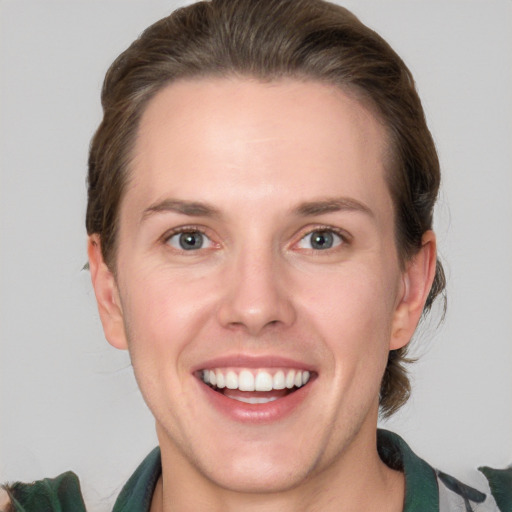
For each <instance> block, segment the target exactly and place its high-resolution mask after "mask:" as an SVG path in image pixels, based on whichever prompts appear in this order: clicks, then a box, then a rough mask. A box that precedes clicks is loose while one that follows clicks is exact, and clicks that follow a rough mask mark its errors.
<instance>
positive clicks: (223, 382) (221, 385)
mask: <svg viewBox="0 0 512 512" xmlns="http://www.w3.org/2000/svg"><path fill="white" fill-rule="evenodd" d="M215 377H216V379H217V387H218V388H220V389H222V388H225V387H226V379H225V378H224V374H223V373H222V372H221V371H217V372H216V373H215Z"/></svg>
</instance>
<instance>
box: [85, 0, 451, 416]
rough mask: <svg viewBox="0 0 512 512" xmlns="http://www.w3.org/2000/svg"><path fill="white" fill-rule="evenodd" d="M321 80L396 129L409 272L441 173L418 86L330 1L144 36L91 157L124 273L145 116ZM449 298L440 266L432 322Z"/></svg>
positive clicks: (199, 9)
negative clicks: (183, 84)
mask: <svg viewBox="0 0 512 512" xmlns="http://www.w3.org/2000/svg"><path fill="white" fill-rule="evenodd" d="M233 75H237V76H245V77H251V78H255V79H259V80H263V81H270V80H278V79H279V78H284V77H287V78H289V77H292V78H297V79H299V80H317V81H321V82H326V83H330V84H333V85H336V86H339V87H341V88H342V89H344V90H345V91H347V92H350V93H353V94H355V95H356V97H357V98H358V99H359V100H360V101H361V102H362V103H363V104H365V105H366V106H367V107H369V108H370V109H371V110H372V111H373V112H374V114H375V115H376V116H377V117H378V118H379V119H380V121H381V122H382V123H383V125H384V126H385V127H386V129H387V134H388V139H389V141H388V142H389V155H388V158H387V160H388V161H387V162H386V170H387V176H386V178H387V183H388V186H389V190H390V193H391V197H392V200H393V203H394V207H395V224H396V225H395V232H396V244H397V248H398V253H399V256H400V260H401V262H402V264H404V263H405V262H406V261H407V260H408V259H409V258H410V257H412V256H413V255H414V254H415V253H416V252H417V251H418V249H419V248H420V247H421V240H422V235H423V234H424V233H425V231H427V230H428V229H431V227H432V216H433V208H434V203H435V201H436V198H437V194H438V189H439V183H440V171H439V161H438V157H437V153H436V149H435V145H434V142H433V140H432V136H431V134H430V132H429V130H428V127H427V124H426V121H425V116H424V113H423V109H422V106H421V102H420V99H419V97H418V94H417V92H416V89H415V86H414V80H413V77H412V75H411V73H410V71H409V70H408V68H407V67H406V65H405V64H404V62H403V61H402V60H401V59H400V57H399V56H398V55H397V54H396V53H395V52H394V51H393V49H392V48H391V47H390V46H389V45H388V44H387V43H386V42H385V41H384V40H383V39H382V38H381V37H380V36H379V35H378V34H376V33H375V32H374V31H373V30H371V29H369V28H368V27H366V26H365V25H364V24H362V23H361V22H360V21H359V20H358V19H357V18H356V17H355V16H354V15H353V14H352V13H351V12H349V11H348V10H347V9H345V8H343V7H341V6H338V5H335V4H332V3H329V2H325V1H323V0H265V1H262V0H211V1H202V2H198V3H195V4H192V5H190V6H187V7H184V8H181V9H178V10H176V11H175V12H173V13H172V14H171V15H170V16H168V17H166V18H163V19H162V20H160V21H158V22H156V23H155V24H153V25H152V26H150V27H149V28H147V29H146V30H145V31H144V32H143V33H142V34H141V36H140V37H139V38H138V39H137V40H136V41H134V42H133V43H132V45H131V46H130V47H129V48H128V49H127V50H125V51H124V52H123V53H122V54H121V55H120V56H119V57H118V58H117V59H116V60H115V61H114V63H113V64H112V65H111V67H110V69H109V70H108V72H107V75H106V77H105V81H104V84H103V89H102V96H101V101H102V106H103V120H102V121H101V124H100V125H99V127H98V129H97V131H96V133H95V135H94V137H93V139H92V141H91V146H90V154H89V175H88V205H87V214H86V227H87V232H88V233H89V234H92V233H97V234H99V235H100V239H101V250H102V253H103V257H104V260H105V262H106V263H107V265H108V266H109V267H110V269H111V270H112V271H113V272H114V273H115V265H116V264H115V257H116V234H117V230H118V222H119V218H118V217H119V208H120V203H121V200H122V198H123V192H124V189H125V188H126V183H127V181H128V180H129V179H130V161H131V158H132V151H133V147H134V145H135V144H134V143H135V139H136V136H137V130H138V125H139V122H140V119H141V116H142V114H143V112H144V110H145V107H146V105H147V104H148V102H149V101H150V100H151V98H153V97H154V95H155V94H156V93H157V92H158V91H159V90H161V89H162V88H163V87H165V86H166V85H168V84H170V83H171V82H173V81H175V80H179V79H193V78H200V77H222V76H233ZM444 287H445V279H444V273H443V269H442V266H441V264H440V263H439V261H438V262H437V268H436V276H435V280H434V284H433V286H432V289H431V291H430V294H429V297H428V300H427V303H426V305H425V309H424V313H426V312H428V311H429V309H430V307H431V305H432V303H433V301H434V299H435V298H436V296H438V295H439V294H440V293H442V292H443V290H444ZM406 350H407V348H406V347H404V348H402V349H399V350H395V351H391V352H390V354H389V358H388V364H387V367H386V370H385V373H384V377H383V380H382V385H381V393H380V407H381V413H382V414H383V415H384V416H389V415H390V414H392V413H393V412H395V411H396V410H397V409H398V408H399V407H400V406H401V405H403V404H404V403H405V402H406V400H407V399H408V397H409V394H410V383H409V380H408V377H407V372H406V369H405V366H404V363H406V362H409V360H408V359H407V357H406Z"/></svg>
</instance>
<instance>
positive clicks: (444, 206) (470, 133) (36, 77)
mask: <svg viewBox="0 0 512 512" xmlns="http://www.w3.org/2000/svg"><path fill="white" fill-rule="evenodd" d="M179 4H180V2H172V1H168V2H163V1H156V0H152V1H148V0H138V1H136V0H132V1H128V0H97V1H91V0H87V1H82V0H61V1H48V0H46V1H44V2H41V1H40V0H13V1H3V2H1V3H0V73H1V75H0V101H1V103H0V108H1V116H0V123H1V128H0V129H1V132H0V144H1V146H0V169H1V175H0V223H1V224H0V294H1V295H0V429H1V430H0V481H5V480H16V479H21V480H24V481H27V480H32V479H37V478H42V477H46V476H54V475H56V474H58V473H60V472H63V471H65V470H68V469H72V470H74V471H76V472H77V473H78V474H79V475H80V477H81V481H82V486H83V489H84V491H85V494H86V498H87V501H88V502H89V505H90V507H91V510H98V511H99V510H110V508H109V502H111V501H112V500H113V499H114V497H115V496H116V495H117V493H118V491H119V489H120V486H121V485H122V484H123V483H124V481H125V480H126V478H127V477H128V476H129V475H130V474H131V472H132V471H133V469H134V467H135V466H136V465H137V463H138V462H139V461H140V460H141V459H142V457H143V456H144V455H145V454H146V453H147V452H148V451H149V449H150V448H151V447H152V446H154V445H155V444H156V438H155V435H154V426H153V421H152V418H151V415H150V414H149V412H148V411H147V410H146V407H145V405H144V404H143V402H142V399H141V397H140V394H139V392H138V390H137V386H136V384H135V382H134V379H133V376H132V372H131V368H130V363H129V359H128V356H127V354H126V353H123V352H118V351H116V350H114V349H112V348H111V347H110V346H109V345H108V344H107V343H106V342H105V341H104V338H103V334H102V331H101V326H100V323H99V320H98V317H97V313H96V306H95V303H94V296H93V293H92V289H91V285H90V283H89V275H88V273H87V272H86V271H82V266H83V264H84V262H85V258H86V252H85V247H86V246H85V230H84V227H83V217H84V211H85V173H86V159H87V147H88V143H89V139H90V137H91V136H92V134H93V131H94V129H95V126H96V125H97V123H98V122H99V120H100V106H99V89H100V86H101V81H102V79H103V75H104V73H105V71H106V69H107V67H108V65H109V64H110V62H111V61H112V60H113V59H114V57H115V56H117V54H118V53H119V52H120V51H122V50H123V49H124V48H125V47H126V46H127V44H129V43H130V42H131V41H132V40H133V39H134V38H135V37H136V36H137V34H138V33H140V31H141V30H142V29H143V28H145V27H146V26H147V25H148V24H150V23H151V22H152V21H155V20H156V19H158V18H160V17H162V16H164V15H166V14H167V13H168V12H170V10H172V8H174V7H175V6H177V5H179ZM344 5H346V6H348V7H349V8H352V9H353V10H354V12H355V13H356V14H357V15H359V16H360V17H361V18H362V20H363V21H365V22H366V23H367V24H369V25H370V26H372V27H373V28H375V29H376V30H377V31H378V32H379V33H381V34H382V35H383V36H384V37H385V38H386V39H387V40H388V41H389V42H390V43H391V44H392V45H393V46H394V47H395V49H396V50H397V51H398V53H399V54H400V55H402V57H403V58H404V59H405V61H406V62H407V63H408V64H409V66H410V68H411V69H412V71H413V73H414V75H415V77H416V80H417V83H418V86H419V90H420V94H421V96H422V98H423V102H424V106H425V109H426V113H427V116H428V120H429V124H430V127H431V129H432V131H433V133H434V137H435V139H436V142H437V145H438V149H439V153H440V157H441V163H442V167H443V172H444V175H443V177H444V181H443V189H442V193H441V197H440V202H439V207H438V213H437V217H436V230H437V233H438V236H439V240H440V252H441V256H442V257H443V259H444V260H445V262H446V268H447V272H448V278H449V285H448V292H449V312H448V316H447V318H446V321H445V322H444V324H443V325H442V326H441V327H440V328H439V329H436V328H435V327H436V326H435V323H434V324H433V325H427V326H425V328H424V329H423V330H422V334H421V335H420V336H419V337H418V339H417V340H416V343H415V353H416V354H417V355H418V356H420V358H421V359H420V361H419V362H418V363H417V364H416V365H415V366H414V367H413V368H412V377H413V381H414V393H413V397H412V399H411V401H410V402H409V404H408V405H407V406H406V407H405V408H404V409H403V410H402V411H401V412H400V413H399V414H398V415H397V416H396V417H394V418H393V419H392V420H391V421H390V422H388V424H387V427H388V428H391V429H393V430H395V431H397V432H399V433H400V434H402V435H403V436H404V437H405V438H406V440H407V441H408V442H409V443H410V444H411V445H412V447H413V448H414V449H415V450H416V451H417V452H418V453H419V454H420V455H422V456H423V457H424V458H425V459H427V460H428V461H429V462H430V463H432V464H434V465H435V466H438V467H440V468H442V469H443V470H445V471H447V472H451V473H453V474H454V475H455V476H458V477H459V478H461V479H464V480H466V481H468V482H470V483H473V484H479V483H480V482H481V480H480V477H479V476H478V474H477V473H475V472H474V471H473V469H474V468H475V467H476V466H478V465H480V464H489V465H494V466H496V467H503V466H505V465H507V464H510V463H512V435H511V432H512V372H511V369H512V265H511V262H512V236H511V235H512V233H511V231H512V229H511V226H512V201H510V195H511V193H512V172H511V171H512V169H511V167H512V138H511V137H512V95H511V93H510V91H511V90H512V61H511V47H512V30H511V27H512V2H511V1H509V0H501V1H499V0H479V1H471V0H442V1H441V0H438V1H433V0H428V1H427V0H401V1H399V0H395V1H393V0H385V1H383V0H373V1H370V0H365V1H361V0H359V1H356V0H353V1H347V2H344Z"/></svg>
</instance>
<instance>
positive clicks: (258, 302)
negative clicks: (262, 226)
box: [220, 237, 295, 335]
mask: <svg viewBox="0 0 512 512" xmlns="http://www.w3.org/2000/svg"><path fill="white" fill-rule="evenodd" d="M230 263H231V264H230V269H229V271H228V272H227V273H226V282H225V283H224V286H225V290H226V293H225V294H224V296H223V300H222V304H221V307H220V321H221V323H222V324H223V325H224V326H231V327H234V326H237V327H239V328H245V329H246V330H247V331H248V332H249V333H250V334H252V335H257V334H258V333H260V332H261V331H262V330H263V329H265V328H266V327H267V326H270V325H274V326H277V325H288V324H290V323H291V322H293V320H294V317H295V315H294V310H293V306H292V303H291V301H290V297H289V296H288V294H287V293H286V286H285V282H284V281H285V272H283V270H284V269H283V266H284V265H285V263H284V261H283V259H282V258H281V257H280V254H279V251H277V250H275V248H274V247H273V244H272V243H265V242H264V241H262V240H261V239H257V238H256V237H255V239H252V240H246V241H245V243H243V244H241V245H240V247H238V248H237V250H236V251H235V252H234V254H233V260H232V261H231V262H230Z"/></svg>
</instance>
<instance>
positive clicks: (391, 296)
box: [89, 78, 436, 512]
mask: <svg viewBox="0 0 512 512" xmlns="http://www.w3.org/2000/svg"><path fill="white" fill-rule="evenodd" d="M386 143H387V139H386V133H385V129H384V128H383V126H382V125H381V124H380V123H379V122H378V120H377V119H376V118H375V117H374V116H373V115H372V114H371V113H370V112H369V111H368V110H367V109H365V108H364V107H363V106H362V105H361V104H360V103H358V102H357V101H356V100H355V99H353V98H351V97H349V96H348V95H347V94H345V93H344V92H342V91H341V90H340V89H338V88H335V87H333V86H329V85H325V84H320V83H316V82H299V81H294V80H280V81H277V82H272V83H260V82H258V81H255V80H249V79H241V78H237V79H234V78H233V79H202V80H195V81H187V82H185V81H183V82H177V83H174V84H172V85H170V86H168V87H167V88H165V89H164V90H162V91H161V92H160V93H159V94H158V95H157V96H156V97H155V98H153V99H152V101H151V102H150V103H149V105H148V107H147V109H146V111H145V113H144V115H143V118H142V121H141V125H140V128H139V134H138V139H137V141H136V145H135V148H134V160H133V162H132V170H131V172H132V175H131V180H130V182H129V186H128V188H127V190H126V194H125V197H124V199H123V201H122V204H121V210H120V230H119V244H118V252H117V259H116V272H115V277H114V273H113V272H112V271H111V269H109V268H108V267H107V266H106V265H105V263H104V262H103V260H102V257H101V251H100V244H101V240H100V238H99V236H98V235H93V236H91V237H90V239H89V258H90V268H91V275H92V281H93V285H94V288H95V292H96V297H97V300H98V307H99V311H100V316H101V319H102V322H103V326H104V330H105V334H106V337H107V339H108V340H109V342H110V343H111V344H112V345H114V346H115V347H118V348H121V349H126V348H128V349H129V351H130V355H131V359H132V363H133V367H134V371H135V375H136V378H137V380H138V383H139V386H140V388H141V391H142V393H143V396H144V398H145V400H146V402H147V404H148V405H149V407H150V409H151V411H152V412H153V414H154V416H155V419H156V428H157V433H158V438H159V442H160V446H161V450H162V460H163V477H162V479H161V480H160V481H159V483H158V485H157V489H156V491H155V495H154V499H153V505H152V510H171V509H172V510H173V511H185V510H213V511H216V510H219V511H220V510H223V511H225V510H228V511H231V510H233V511H234V510H246V511H251V510H268V511H273V510H279V511H287V510H290V511H291V510H293V511H294V512H296V511H301V510H304V511H306V510H308V511H313V510H322V511H329V510H336V511H340V510H341V511H345V510H347V511H348V510H384V511H385V510H402V507H403V496H404V482H403V475H402V474H401V473H398V472H395V471H392V470H391V469H389V468H388V467H387V466H386V465H385V464H383V463H382V462H381V461H380V459H379V457H378V454H377V451H376V448H375V446H376V424H377V415H378V394H379V388H380V381H381V378H382V375H383V372H384V368H385V365H386V361H387V354H388V351H389V350H390V349H396V348H399V347H402V346H404V345H405V344H406V343H408V342H409V340H410V338H411V336H412V334H413V332H414V329H415V327H416V325H417V322H418V320H419V317H420V315H421V311H422V309H423V305H424V302H425V300H426V297H427V294H428V291H429V289H430V286H431V283H432V280H433V276H434V270H435V252H436V251H435V237H434V234H433V233H432V232H430V231H429V232H427V233H425V235H424V237H423V245H422V247H421V249H420V250H419V251H418V253H417V255H416V256H415V257H414V258H413V259H411V260H410V261H408V262H406V264H405V267H404V266H401V265H400V262H399V260H398V256H397V250H396V246H395V236H394V211H393V204H392V200H391V197H390V194H389V190H388V187H387V185H386V181H385V169H384V164H383V162H384V157H383V155H384V152H385V149H386ZM176 201H193V202H201V203H202V204H205V205H208V207H209V208H210V209H212V210H214V212H215V213H214V214H211V212H209V214H206V213H208V212H204V211H203V212H201V211H194V212H190V211H188V212H184V211H176V208H175V206H176V204H177V203H176ZM326 201H327V202H328V203H329V204H332V203H333V201H337V204H338V206H339V205H341V207H339V208H338V209H333V208H330V209H329V208H325V204H326ZM319 202H320V203H321V205H323V206H324V207H323V208H320V209H319V208H318V203H319ZM311 203H315V204H316V208H314V209H313V208H311V207H309V208H305V207H304V205H306V204H308V205H310V204H311ZM181 210H183V208H181ZM327 210H334V211H327ZM184 228H185V229H186V230H188V231H190V230H194V231H200V232H202V233H204V235H205V237H206V238H204V240H205V243H204V245H203V246H202V248H199V249H197V250H193V251H184V250H183V249H181V248H180V245H179V243H178V242H179V232H180V230H183V229H184ZM315 230H316V231H318V230H321V231H324V232H325V231H328V232H329V233H334V235H335V236H334V238H333V240H334V243H333V245H332V247H330V248H327V249H321V250H320V249H317V248H314V247H313V246H312V245H311V233H312V232H314V231H315ZM226 355H228V356H238V355H245V356H265V357H267V356H268V357H286V358H291V359H293V360H294V361H298V362H300V363H304V364H306V363H307V364H308V365H310V367H311V368H312V369H313V373H314V375H315V378H314V379H312V381H311V382H310V383H309V384H308V386H309V388H308V389H309V391H308V393H307V394H306V395H305V398H304V399H303V400H302V401H301V402H300V403H299V405H298V406H297V407H295V408H294V409H293V411H292V412H291V413H289V414H286V415H285V416H284V417H282V418H279V419H278V420H276V421H268V422H259V423H258V422H251V421H248V422H241V421H237V420H235V419H233V418H232V417H230V416H228V415H226V414H223V413H222V412H220V411H219V410H218V409H217V408H215V407H213V406H212V404H211V403H210V401H209V400H208V398H207V395H206V394H205V393H204V392H203V388H202V386H204V384H202V383H201V382H200V381H199V380H198V378H197V377H196V375H195V374H194V370H195V369H197V367H198V366H199V367H200V366H201V365H202V364H204V362H205V361H209V360H212V359H214V358H217V357H221V356H226ZM369 491H371V492H369Z"/></svg>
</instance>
